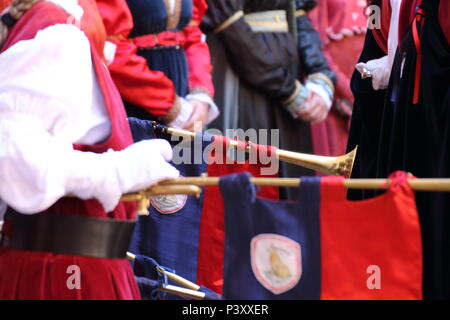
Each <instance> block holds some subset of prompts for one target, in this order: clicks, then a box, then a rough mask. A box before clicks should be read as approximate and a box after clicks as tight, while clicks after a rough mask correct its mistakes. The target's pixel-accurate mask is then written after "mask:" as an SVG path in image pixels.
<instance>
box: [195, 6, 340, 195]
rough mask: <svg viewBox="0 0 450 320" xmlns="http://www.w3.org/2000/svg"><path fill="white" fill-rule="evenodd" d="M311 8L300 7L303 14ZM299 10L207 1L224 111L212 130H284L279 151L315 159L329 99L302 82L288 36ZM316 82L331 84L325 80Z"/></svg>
mask: <svg viewBox="0 0 450 320" xmlns="http://www.w3.org/2000/svg"><path fill="white" fill-rule="evenodd" d="M307 2H308V1H307ZM307 2H302V1H300V2H299V7H298V8H299V10H300V9H301V6H302V5H305V6H306V5H307ZM295 5H296V4H295V1H291V0H277V1H273V0H270V1H257V2H255V1H229V0H219V1H208V11H207V13H206V15H205V18H204V20H203V23H202V29H203V30H205V32H207V36H208V37H207V39H208V44H209V45H210V48H211V52H212V53H213V56H212V61H213V65H214V70H213V79H214V83H215V86H216V102H217V103H218V105H219V110H220V111H221V116H220V117H219V118H218V120H216V121H215V122H214V123H213V124H212V125H211V126H210V127H211V128H214V129H220V130H222V131H225V130H231V131H232V130H236V129H243V130H244V131H246V130H248V129H255V130H260V129H267V130H271V129H279V145H278V146H279V147H280V148H282V149H287V150H290V151H295V152H303V153H312V151H313V149H312V142H311V131H310V129H311V128H310V122H318V121H322V120H324V119H325V117H326V116H327V114H328V110H329V108H328V107H329V105H327V103H326V100H330V97H329V95H330V93H329V92H327V90H326V89H323V88H322V87H321V85H320V84H315V83H314V82H316V81H310V82H311V84H310V85H308V86H307V85H303V84H302V83H301V82H300V81H299V80H297V79H298V77H299V72H298V66H299V59H298V52H297V51H298V48H297V45H296V41H295V40H296V39H295V37H293V35H292V33H295V32H289V31H290V30H291V31H294V30H295V27H296V25H295V17H294V13H295V9H296V7H295ZM320 70H321V69H320ZM312 72H316V71H315V70H313V69H312ZM325 79H326V80H325ZM311 80H312V79H311ZM316 80H317V82H321V83H327V84H328V83H332V81H331V80H330V79H329V78H328V77H326V76H324V75H323V74H322V75H321V76H318V77H316ZM332 86H333V85H332V84H331V85H329V86H328V87H332ZM313 87H314V89H315V90H311V88H313ZM330 91H332V90H330ZM317 92H320V93H319V94H317ZM331 96H332V93H331ZM331 100H332V98H331ZM266 140H267V141H259V142H257V143H260V144H278V141H274V142H273V143H272V140H273V139H272V136H269V137H267V139H266ZM252 142H253V141H252ZM266 142H267V143H266ZM280 166H281V175H282V176H285V177H288V176H289V177H298V176H303V175H311V174H313V172H311V171H309V170H307V169H304V168H301V167H299V166H294V165H289V164H285V163H281V164H280ZM284 191H287V192H288V194H282V195H281V197H282V198H293V197H295V196H296V195H294V194H289V193H291V192H290V190H284ZM284 191H283V192H284Z"/></svg>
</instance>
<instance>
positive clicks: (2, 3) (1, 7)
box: [0, 0, 11, 13]
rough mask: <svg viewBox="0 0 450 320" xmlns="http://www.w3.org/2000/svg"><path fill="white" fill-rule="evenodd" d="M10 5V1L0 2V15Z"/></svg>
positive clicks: (1, 0)
mask: <svg viewBox="0 0 450 320" xmlns="http://www.w3.org/2000/svg"><path fill="white" fill-rule="evenodd" d="M10 4H11V0H0V13H1V12H2V11H3V10H4V9H5V8H6V7H7V6H9V5H10Z"/></svg>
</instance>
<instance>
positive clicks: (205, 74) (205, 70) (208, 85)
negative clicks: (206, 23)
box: [96, 0, 214, 117]
mask: <svg viewBox="0 0 450 320" xmlns="http://www.w3.org/2000/svg"><path fill="white" fill-rule="evenodd" d="M96 1H97V5H98V8H99V11H100V13H101V15H102V17H103V22H104V24H105V27H106V31H107V34H108V40H109V41H111V42H113V43H114V44H116V45H117V49H116V55H115V58H114V62H113V63H112V64H110V65H109V70H110V72H111V75H112V77H113V79H114V82H115V83H116V85H117V87H118V88H119V91H120V93H121V95H122V97H123V98H124V99H125V100H126V101H128V102H130V103H133V104H135V105H138V106H140V107H142V108H144V109H145V110H146V111H147V112H148V113H149V114H151V115H154V116H158V117H159V116H163V115H165V114H166V113H167V111H168V110H169V109H170V108H171V107H172V106H173V104H174V101H175V97H176V93H175V88H174V85H173V83H172V81H171V80H170V79H169V78H168V77H166V76H165V74H164V73H163V72H160V71H153V70H150V69H149V67H148V65H147V62H146V61H145V59H144V58H142V57H140V56H138V55H137V49H138V44H142V42H145V44H146V46H152V43H151V41H152V40H154V39H155V36H154V35H152V36H146V37H138V38H134V39H133V40H132V39H129V38H128V36H129V34H130V32H131V30H132V28H133V18H132V16H131V13H130V11H129V9H128V6H127V3H126V1H125V0H96ZM193 2H194V13H193V19H192V21H191V23H190V24H189V26H187V27H186V28H184V29H183V31H180V32H177V33H174V32H163V33H160V34H158V35H157V38H158V43H159V44H161V45H171V44H179V45H181V46H182V47H183V48H184V50H185V53H186V57H187V61H188V66H189V87H190V89H194V88H202V89H203V91H206V92H208V93H209V95H211V96H213V94H214V87H213V84H212V78H211V70H212V67H211V61H210V60H211V59H210V54H209V49H208V45H207V44H206V43H205V42H204V41H202V37H203V34H202V32H201V31H200V28H199V24H200V22H201V20H202V18H203V15H204V13H205V11H206V8H207V6H206V3H205V1H204V0H193ZM155 43H156V42H154V43H153V45H154V44H155Z"/></svg>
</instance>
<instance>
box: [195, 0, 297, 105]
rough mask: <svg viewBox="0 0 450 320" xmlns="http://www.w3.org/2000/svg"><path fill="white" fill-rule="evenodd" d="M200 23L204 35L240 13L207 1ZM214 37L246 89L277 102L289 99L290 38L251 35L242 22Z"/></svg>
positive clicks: (231, 5) (220, 1)
mask: <svg viewBox="0 0 450 320" xmlns="http://www.w3.org/2000/svg"><path fill="white" fill-rule="evenodd" d="M208 5H209V8H208V12H207V14H206V17H205V19H204V23H203V25H204V28H206V30H205V31H210V30H213V29H215V28H216V27H217V26H219V25H220V24H221V23H223V21H226V20H227V19H228V17H230V16H232V15H233V14H234V13H235V12H237V11H239V10H242V9H243V6H242V4H241V5H237V2H236V1H233V0H208ZM217 35H218V37H219V39H220V41H221V42H222V43H223V45H224V46H225V50H226V53H227V56H228V59H229V61H230V64H231V66H232V67H233V70H234V71H235V72H236V73H237V74H238V76H239V78H240V79H241V80H243V82H245V83H246V84H248V85H249V86H251V87H253V88H255V89H257V90H260V91H262V92H264V93H266V94H267V95H268V96H270V97H272V98H273V99H276V100H277V101H284V100H286V99H288V98H289V97H291V95H292V93H293V92H294V91H295V88H296V84H295V82H296V72H295V71H296V70H295V65H296V64H297V61H298V59H297V52H296V49H295V41H294V39H293V38H292V36H291V35H290V34H278V35H275V34H264V33H255V32H253V31H252V29H251V28H250V26H249V25H248V24H247V23H246V22H245V20H244V18H240V19H239V20H238V21H236V22H235V23H233V24H232V25H230V26H229V27H228V28H226V29H225V30H223V31H221V32H219V33H218V34H217Z"/></svg>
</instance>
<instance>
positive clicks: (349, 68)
mask: <svg viewBox="0 0 450 320" xmlns="http://www.w3.org/2000/svg"><path fill="white" fill-rule="evenodd" d="M364 10H365V5H363V3H360V2H359V1H353V0H325V1H320V2H319V4H318V6H317V8H316V9H314V10H313V11H311V12H310V13H309V16H310V18H311V20H312V21H313V23H314V25H315V27H316V29H317V31H318V32H319V33H320V35H321V39H322V42H323V43H324V54H325V56H326V58H327V60H328V62H329V65H330V68H331V69H332V70H333V71H334V72H335V73H336V75H337V83H336V88H335V89H336V90H335V99H334V101H333V107H332V109H331V111H330V113H329V115H328V117H327V119H326V120H325V121H324V122H321V123H318V124H314V125H312V126H311V133H312V140H313V150H314V153H315V154H318V155H324V156H337V155H342V154H344V153H345V150H346V145H347V140H348V133H349V122H350V115H351V110H350V109H348V110H347V111H346V112H347V113H344V112H343V111H342V110H339V109H338V108H337V106H338V104H342V101H344V100H345V101H347V102H348V103H349V104H350V105H351V104H353V94H352V92H351V90H350V79H351V77H352V74H353V71H354V68H355V65H356V63H357V61H358V58H359V55H360V53H361V51H362V48H363V45H364V37H365V27H366V25H367V18H366V16H365V12H364Z"/></svg>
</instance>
